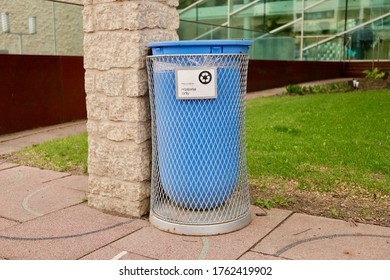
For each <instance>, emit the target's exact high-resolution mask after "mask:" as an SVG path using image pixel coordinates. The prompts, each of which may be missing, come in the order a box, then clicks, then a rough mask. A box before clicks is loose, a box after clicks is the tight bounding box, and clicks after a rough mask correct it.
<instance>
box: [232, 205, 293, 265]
mask: <svg viewBox="0 0 390 280" xmlns="http://www.w3.org/2000/svg"><path fill="white" fill-rule="evenodd" d="M294 214H295V212H291V213H290V214H289V215H288V216H287V217H285V218H284V219H283V220H282V221H281V222H280V223H278V224H277V225H276V226H275V227H274V228H273V229H272V230H270V231H269V232H268V233H267V234H266V235H264V236H263V237H262V238H260V239H259V241H257V242H255V244H253V245H252V246H251V247H250V248H249V249H248V250H246V251H245V252H244V253H242V254H241V255H240V256H238V258H237V259H239V258H241V257H242V256H243V255H245V254H246V253H247V252H249V251H252V249H253V248H255V247H256V246H257V245H258V244H260V242H262V241H263V240H264V239H265V238H266V237H268V236H269V235H270V234H271V233H273V232H274V231H275V230H276V229H278V228H279V227H280V226H281V225H282V224H284V223H285V222H286V221H287V220H288V219H289V218H290V217H291V216H292V215H294ZM255 252H256V251H255ZM261 254H262V253H261ZM271 256H273V257H277V256H275V255H271Z"/></svg>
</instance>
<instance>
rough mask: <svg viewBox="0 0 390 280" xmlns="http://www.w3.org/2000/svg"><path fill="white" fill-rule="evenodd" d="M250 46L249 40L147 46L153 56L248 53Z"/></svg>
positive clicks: (169, 42)
mask: <svg viewBox="0 0 390 280" xmlns="http://www.w3.org/2000/svg"><path fill="white" fill-rule="evenodd" d="M250 45H252V41H249V40H192V41H163V42H152V43H149V44H147V46H148V47H150V48H152V53H153V55H162V54H208V53H212V54H218V53H229V54H235V53H248V50H249V46H250Z"/></svg>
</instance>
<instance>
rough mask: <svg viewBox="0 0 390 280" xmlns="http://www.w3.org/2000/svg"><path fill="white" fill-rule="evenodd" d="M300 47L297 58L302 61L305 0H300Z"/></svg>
mask: <svg viewBox="0 0 390 280" xmlns="http://www.w3.org/2000/svg"><path fill="white" fill-rule="evenodd" d="M301 18H302V20H301V47H300V50H299V58H300V60H303V34H304V32H303V28H304V24H305V0H302V16H301Z"/></svg>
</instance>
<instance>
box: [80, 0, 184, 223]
mask: <svg viewBox="0 0 390 280" xmlns="http://www.w3.org/2000/svg"><path fill="white" fill-rule="evenodd" d="M177 5H178V0H139V1H137V0H84V11H83V16H84V68H85V70H86V71H85V90H86V93H87V113H88V122H87V130H88V143H89V153H88V171H89V190H90V195H89V198H88V204H89V205H90V206H92V207H94V208H97V209H101V210H103V211H107V212H112V213H117V214H121V215H127V216H133V217H140V216H142V215H144V214H146V213H147V212H148V210H149V196H150V173H151V171H150V169H151V140H150V137H151V135H150V106H149V97H148V86H147V74H146V65H145V58H146V55H147V52H148V49H147V47H146V44H147V43H148V42H153V41H169V40H177V39H178V37H177V33H176V29H177V28H178V27H179V16H178V14H177V12H176V6H177Z"/></svg>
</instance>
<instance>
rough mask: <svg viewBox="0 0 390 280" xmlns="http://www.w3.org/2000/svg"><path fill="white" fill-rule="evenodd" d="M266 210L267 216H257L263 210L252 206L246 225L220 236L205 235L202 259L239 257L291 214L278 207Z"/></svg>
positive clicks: (233, 258)
mask: <svg viewBox="0 0 390 280" xmlns="http://www.w3.org/2000/svg"><path fill="white" fill-rule="evenodd" d="M267 212H268V214H267V216H257V215H258V214H263V213H264V212H263V210H261V209H259V208H257V207H252V222H251V223H250V224H249V225H248V226H247V227H245V228H243V229H241V230H238V231H235V232H231V233H228V234H224V235H220V236H209V237H205V238H207V242H208V250H207V253H206V252H203V254H204V259H207V260H235V259H238V258H240V256H241V255H243V254H244V253H245V252H246V251H248V250H249V249H250V248H251V247H253V245H254V244H256V243H257V242H259V241H260V240H261V239H262V238H264V237H265V236H266V235H267V234H268V233H269V232H270V231H272V230H273V229H274V228H275V227H277V226H278V224H280V223H281V222H283V221H284V220H285V219H286V218H287V217H288V216H289V215H290V214H291V211H286V210H280V209H272V210H269V211H267ZM227 244H229V246H227Z"/></svg>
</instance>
